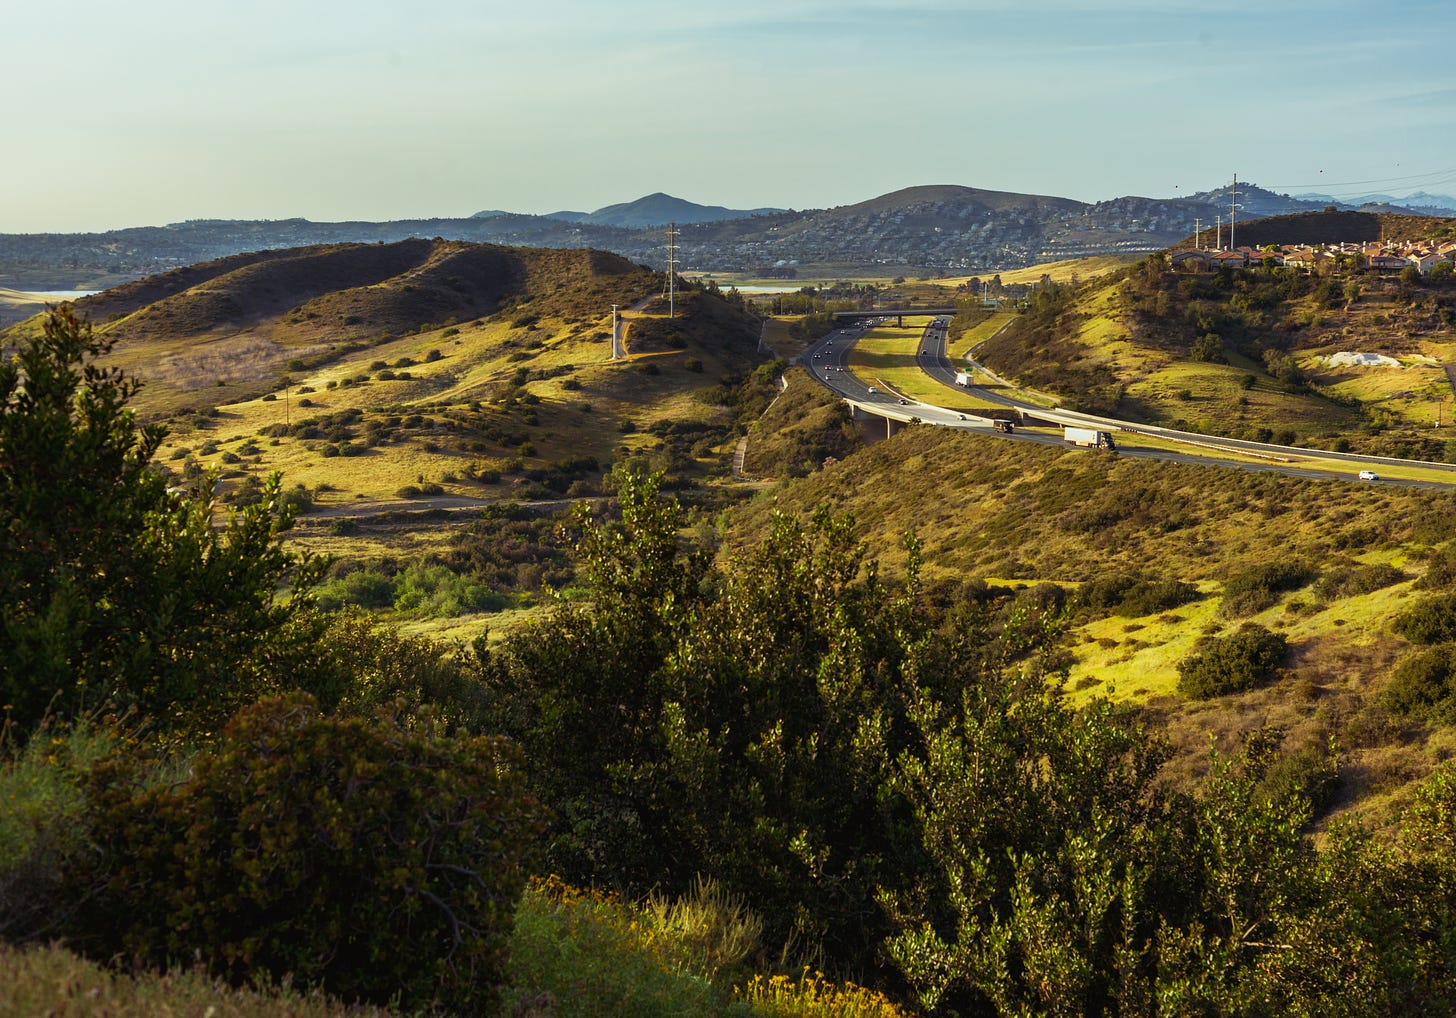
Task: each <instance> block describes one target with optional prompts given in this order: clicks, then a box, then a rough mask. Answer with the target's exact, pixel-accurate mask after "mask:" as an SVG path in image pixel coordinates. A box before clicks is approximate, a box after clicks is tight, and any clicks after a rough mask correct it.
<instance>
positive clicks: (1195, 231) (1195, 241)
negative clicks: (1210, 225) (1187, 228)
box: [1193, 219, 1203, 250]
mask: <svg viewBox="0 0 1456 1018" xmlns="http://www.w3.org/2000/svg"><path fill="white" fill-rule="evenodd" d="M1202 225H1203V220H1202V219H1195V220H1193V247H1194V249H1195V250H1202V248H1203V244H1202V243H1200V242H1199V239H1198V229H1199V227H1201V226H1202Z"/></svg>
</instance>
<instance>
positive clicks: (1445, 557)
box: [1415, 544, 1456, 590]
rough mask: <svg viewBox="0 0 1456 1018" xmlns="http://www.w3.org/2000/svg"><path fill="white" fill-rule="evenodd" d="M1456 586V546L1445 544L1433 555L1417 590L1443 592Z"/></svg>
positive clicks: (1416, 584)
mask: <svg viewBox="0 0 1456 1018" xmlns="http://www.w3.org/2000/svg"><path fill="white" fill-rule="evenodd" d="M1451 586H1456V545H1452V544H1445V545H1442V546H1441V547H1440V548H1437V549H1436V550H1435V551H1434V552H1432V553H1431V557H1430V559H1429V560H1427V563H1426V571H1425V572H1424V573H1422V574H1421V578H1420V579H1419V580H1416V582H1415V587H1416V589H1417V590H1441V589H1442V588H1445V587H1451Z"/></svg>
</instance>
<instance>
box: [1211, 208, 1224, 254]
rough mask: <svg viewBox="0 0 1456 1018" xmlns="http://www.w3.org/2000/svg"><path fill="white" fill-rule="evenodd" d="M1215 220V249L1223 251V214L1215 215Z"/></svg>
mask: <svg viewBox="0 0 1456 1018" xmlns="http://www.w3.org/2000/svg"><path fill="white" fill-rule="evenodd" d="M1213 222H1214V230H1215V231H1216V232H1215V233H1214V235H1213V249H1214V250H1215V251H1222V250H1223V216H1221V215H1218V216H1214V217H1213Z"/></svg>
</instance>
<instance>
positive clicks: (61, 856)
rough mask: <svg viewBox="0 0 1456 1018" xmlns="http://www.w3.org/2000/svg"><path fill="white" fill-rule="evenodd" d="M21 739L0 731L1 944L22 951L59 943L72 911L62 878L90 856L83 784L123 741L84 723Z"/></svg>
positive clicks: (110, 729) (111, 729) (51, 725)
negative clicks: (41, 942)
mask: <svg viewBox="0 0 1456 1018" xmlns="http://www.w3.org/2000/svg"><path fill="white" fill-rule="evenodd" d="M17 735H18V733H17V730H16V728H15V727H14V726H0V940H5V941H10V942H12V943H16V944H23V943H26V942H28V941H31V940H35V939H38V938H41V937H45V936H48V935H49V936H54V934H55V932H56V927H57V925H58V923H59V922H60V921H61V920H62V919H63V918H64V917H65V916H66V915H67V914H68V912H69V911H70V910H71V909H72V908H73V907H74V905H75V901H74V899H72V900H67V898H68V896H67V895H66V894H65V893H64V874H65V872H66V871H67V870H68V869H69V868H70V867H71V866H72V865H73V864H74V863H75V862H76V860H77V859H79V858H81V857H82V855H83V854H84V853H85V851H86V849H87V844H86V836H85V830H86V823H85V816H86V813H85V796H84V794H83V793H82V790H81V787H80V781H79V777H80V775H81V774H82V773H84V772H85V770H86V769H87V768H89V767H90V766H91V765H92V764H94V763H95V762H96V761H97V760H99V759H102V758H103V757H105V756H107V755H108V754H110V753H111V752H112V751H113V750H115V748H116V746H117V745H118V744H119V743H120V742H121V741H122V739H123V738H124V733H122V732H121V731H120V730H119V729H118V728H116V727H115V726H111V725H98V724H96V723H94V722H92V721H90V720H89V719H84V718H83V719H78V720H77V721H75V722H74V723H72V724H70V725H62V724H60V723H58V722H56V721H54V720H51V719H46V720H45V721H43V722H42V723H41V724H40V725H39V726H38V727H37V728H36V729H35V731H34V732H32V733H31V735H30V737H29V738H28V739H20V738H17Z"/></svg>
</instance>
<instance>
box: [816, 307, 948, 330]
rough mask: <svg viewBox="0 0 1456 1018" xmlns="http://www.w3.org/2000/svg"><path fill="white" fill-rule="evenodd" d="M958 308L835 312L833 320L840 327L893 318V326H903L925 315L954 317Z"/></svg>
mask: <svg viewBox="0 0 1456 1018" xmlns="http://www.w3.org/2000/svg"><path fill="white" fill-rule="evenodd" d="M958 310H960V309H959V308H954V307H948V308H946V307H940V308H882V309H880V310H879V311H836V312H834V320H835V321H836V322H838V323H839V324H841V325H848V324H850V323H852V322H866V321H869V320H870V319H871V318H891V317H893V318H895V319H896V322H895V324H896V325H898V326H901V327H902V328H903V327H904V325H905V319H906V318H916V317H924V316H926V315H954V314H955V313H956V312H957V311H958Z"/></svg>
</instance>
